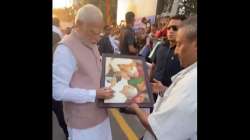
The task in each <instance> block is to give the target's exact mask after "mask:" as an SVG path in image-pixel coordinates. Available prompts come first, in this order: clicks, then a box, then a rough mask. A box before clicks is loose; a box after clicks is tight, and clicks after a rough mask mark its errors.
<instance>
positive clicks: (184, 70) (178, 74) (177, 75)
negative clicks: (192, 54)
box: [171, 62, 197, 81]
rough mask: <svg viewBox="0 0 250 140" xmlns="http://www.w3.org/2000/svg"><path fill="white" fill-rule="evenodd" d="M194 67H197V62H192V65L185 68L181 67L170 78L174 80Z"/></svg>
mask: <svg viewBox="0 0 250 140" xmlns="http://www.w3.org/2000/svg"><path fill="white" fill-rule="evenodd" d="M196 67H197V62H195V63H194V64H192V65H190V66H188V67H187V68H185V69H183V70H182V71H180V72H179V73H177V74H176V75H174V76H172V78H171V80H172V81H174V80H176V79H177V78H181V77H183V76H184V75H185V74H187V73H189V72H190V71H192V70H193V69H194V68H196Z"/></svg>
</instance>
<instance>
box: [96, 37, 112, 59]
mask: <svg viewBox="0 0 250 140" xmlns="http://www.w3.org/2000/svg"><path fill="white" fill-rule="evenodd" d="M98 46H99V47H98V50H99V52H100V55H102V53H114V49H113V47H112V45H111V42H110V40H109V36H108V35H106V36H103V38H102V39H101V40H100V41H99V42H98Z"/></svg>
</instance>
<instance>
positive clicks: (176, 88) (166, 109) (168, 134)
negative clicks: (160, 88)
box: [130, 17, 197, 140]
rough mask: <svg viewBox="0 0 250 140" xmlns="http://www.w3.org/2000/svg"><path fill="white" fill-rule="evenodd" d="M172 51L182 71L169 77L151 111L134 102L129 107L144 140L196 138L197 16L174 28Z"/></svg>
mask: <svg viewBox="0 0 250 140" xmlns="http://www.w3.org/2000/svg"><path fill="white" fill-rule="evenodd" d="M176 43H177V45H176V49H175V53H176V55H177V56H178V57H179V59H180V63H181V66H182V67H183V68H184V69H183V70H182V71H180V72H179V73H177V74H176V75H175V76H173V77H172V80H173V83H172V84H171V85H170V87H169V88H168V89H167V90H166V91H165V92H164V94H163V96H162V97H159V98H157V101H156V103H155V104H154V110H153V112H152V113H151V114H147V113H145V112H143V111H142V110H141V109H140V108H139V107H138V105H137V104H135V103H132V104H131V105H130V109H131V110H132V111H134V112H135V113H136V115H137V116H138V118H139V120H140V121H141V123H142V124H143V125H144V127H145V128H146V129H147V131H146V133H145V135H144V138H143V139H144V140H156V139H157V140H167V139H168V140H188V139H189V140H196V139H197V19H196V17H190V18H189V19H187V20H186V21H185V22H184V25H183V26H181V27H180V29H179V30H178V31H177V36H176Z"/></svg>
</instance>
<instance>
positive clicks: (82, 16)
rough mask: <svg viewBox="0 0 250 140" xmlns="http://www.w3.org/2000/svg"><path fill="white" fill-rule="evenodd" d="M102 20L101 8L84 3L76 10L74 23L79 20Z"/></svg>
mask: <svg viewBox="0 0 250 140" xmlns="http://www.w3.org/2000/svg"><path fill="white" fill-rule="evenodd" d="M102 20H103V14H102V12H101V10H100V9H99V8H98V7H96V6H94V5H92V4H86V5H84V6H83V7H82V8H80V9H79V10H78V11H77V14H76V17H75V24H76V25H77V24H78V23H79V22H100V21H102Z"/></svg>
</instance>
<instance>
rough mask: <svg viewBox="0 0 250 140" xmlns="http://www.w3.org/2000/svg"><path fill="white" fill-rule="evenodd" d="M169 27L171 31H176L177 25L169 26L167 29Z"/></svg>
mask: <svg viewBox="0 0 250 140" xmlns="http://www.w3.org/2000/svg"><path fill="white" fill-rule="evenodd" d="M171 28H172V29H173V31H177V30H178V27H177V26H169V27H168V28H167V29H168V30H170V29H171Z"/></svg>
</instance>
